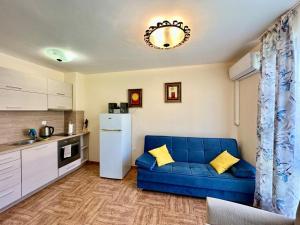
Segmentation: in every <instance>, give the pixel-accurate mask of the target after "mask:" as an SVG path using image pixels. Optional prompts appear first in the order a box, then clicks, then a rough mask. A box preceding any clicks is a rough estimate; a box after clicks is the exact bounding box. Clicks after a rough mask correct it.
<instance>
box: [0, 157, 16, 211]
mask: <svg viewBox="0 0 300 225" xmlns="http://www.w3.org/2000/svg"><path fill="white" fill-rule="evenodd" d="M19 199H21V159H20V151H16V152H12V153H6V154H1V155H0V209H2V208H5V207H6V206H8V205H9V204H11V203H13V202H15V201H17V200H19Z"/></svg>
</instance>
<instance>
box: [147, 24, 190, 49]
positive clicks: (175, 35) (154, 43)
mask: <svg viewBox="0 0 300 225" xmlns="http://www.w3.org/2000/svg"><path fill="white" fill-rule="evenodd" d="M190 36H191V29H190V28H189V27H188V26H184V25H183V23H182V22H178V21H177V20H174V21H173V23H170V22H169V21H167V20H165V21H163V22H159V23H157V25H156V26H150V27H149V29H148V30H146V33H145V35H144V40H145V42H146V43H147V44H148V45H149V46H150V47H153V48H156V49H171V48H176V47H178V46H180V45H182V44H183V43H184V42H186V41H187V40H188V39H189V38H190Z"/></svg>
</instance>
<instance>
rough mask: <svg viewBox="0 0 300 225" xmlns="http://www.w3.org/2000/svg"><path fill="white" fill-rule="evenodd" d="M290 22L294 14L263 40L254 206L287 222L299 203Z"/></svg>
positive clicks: (299, 110)
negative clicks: (280, 215) (277, 215)
mask: <svg viewBox="0 0 300 225" xmlns="http://www.w3.org/2000/svg"><path fill="white" fill-rule="evenodd" d="M294 17H295V12H291V13H289V14H287V15H285V16H284V17H282V18H281V20H280V21H279V22H278V23H277V24H276V26H275V28H273V29H272V30H270V31H269V32H268V33H267V34H266V35H265V36H264V37H263V38H262V49H261V54H262V71H261V77H260V85H259V99H258V122H257V137H258V148H257V156H256V167H257V175H256V191H255V203H254V204H255V206H257V207H260V208H262V209H264V210H268V211H271V212H275V213H278V214H282V215H285V216H288V217H291V218H295V212H296V208H297V206H298V203H299V200H300V179H299V178H300V157H299V156H300V132H299V131H300V117H299V115H300V95H299V87H300V82H299V73H298V72H299V71H296V66H298V65H296V64H299V60H298V59H297V58H296V53H298V52H299V51H300V49H296V43H295V39H294V35H293V29H292V28H293V25H292V24H293V23H292V22H293V18H294ZM296 51H298V52H296ZM296 59H297V60H296ZM297 68H299V67H297Z"/></svg>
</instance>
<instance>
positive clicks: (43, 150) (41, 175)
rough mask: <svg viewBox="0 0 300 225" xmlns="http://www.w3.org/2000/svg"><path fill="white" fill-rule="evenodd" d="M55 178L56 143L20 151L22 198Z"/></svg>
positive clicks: (56, 172)
mask: <svg viewBox="0 0 300 225" xmlns="http://www.w3.org/2000/svg"><path fill="white" fill-rule="evenodd" d="M57 177H58V166H57V142H55V143H49V144H45V145H40V146H37V147H33V148H29V149H24V150H22V196H26V195H27V194H29V193H30V192H33V191H35V190H36V189H38V188H40V187H42V186H44V185H45V184H47V183H49V182H51V181H52V180H54V179H56V178H57Z"/></svg>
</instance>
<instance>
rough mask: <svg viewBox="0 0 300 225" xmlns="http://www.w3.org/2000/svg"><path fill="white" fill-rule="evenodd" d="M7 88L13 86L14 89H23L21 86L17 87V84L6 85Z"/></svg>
mask: <svg viewBox="0 0 300 225" xmlns="http://www.w3.org/2000/svg"><path fill="white" fill-rule="evenodd" d="M6 87H7V88H12V89H17V90H22V88H21V87H17V86H11V85H6Z"/></svg>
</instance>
